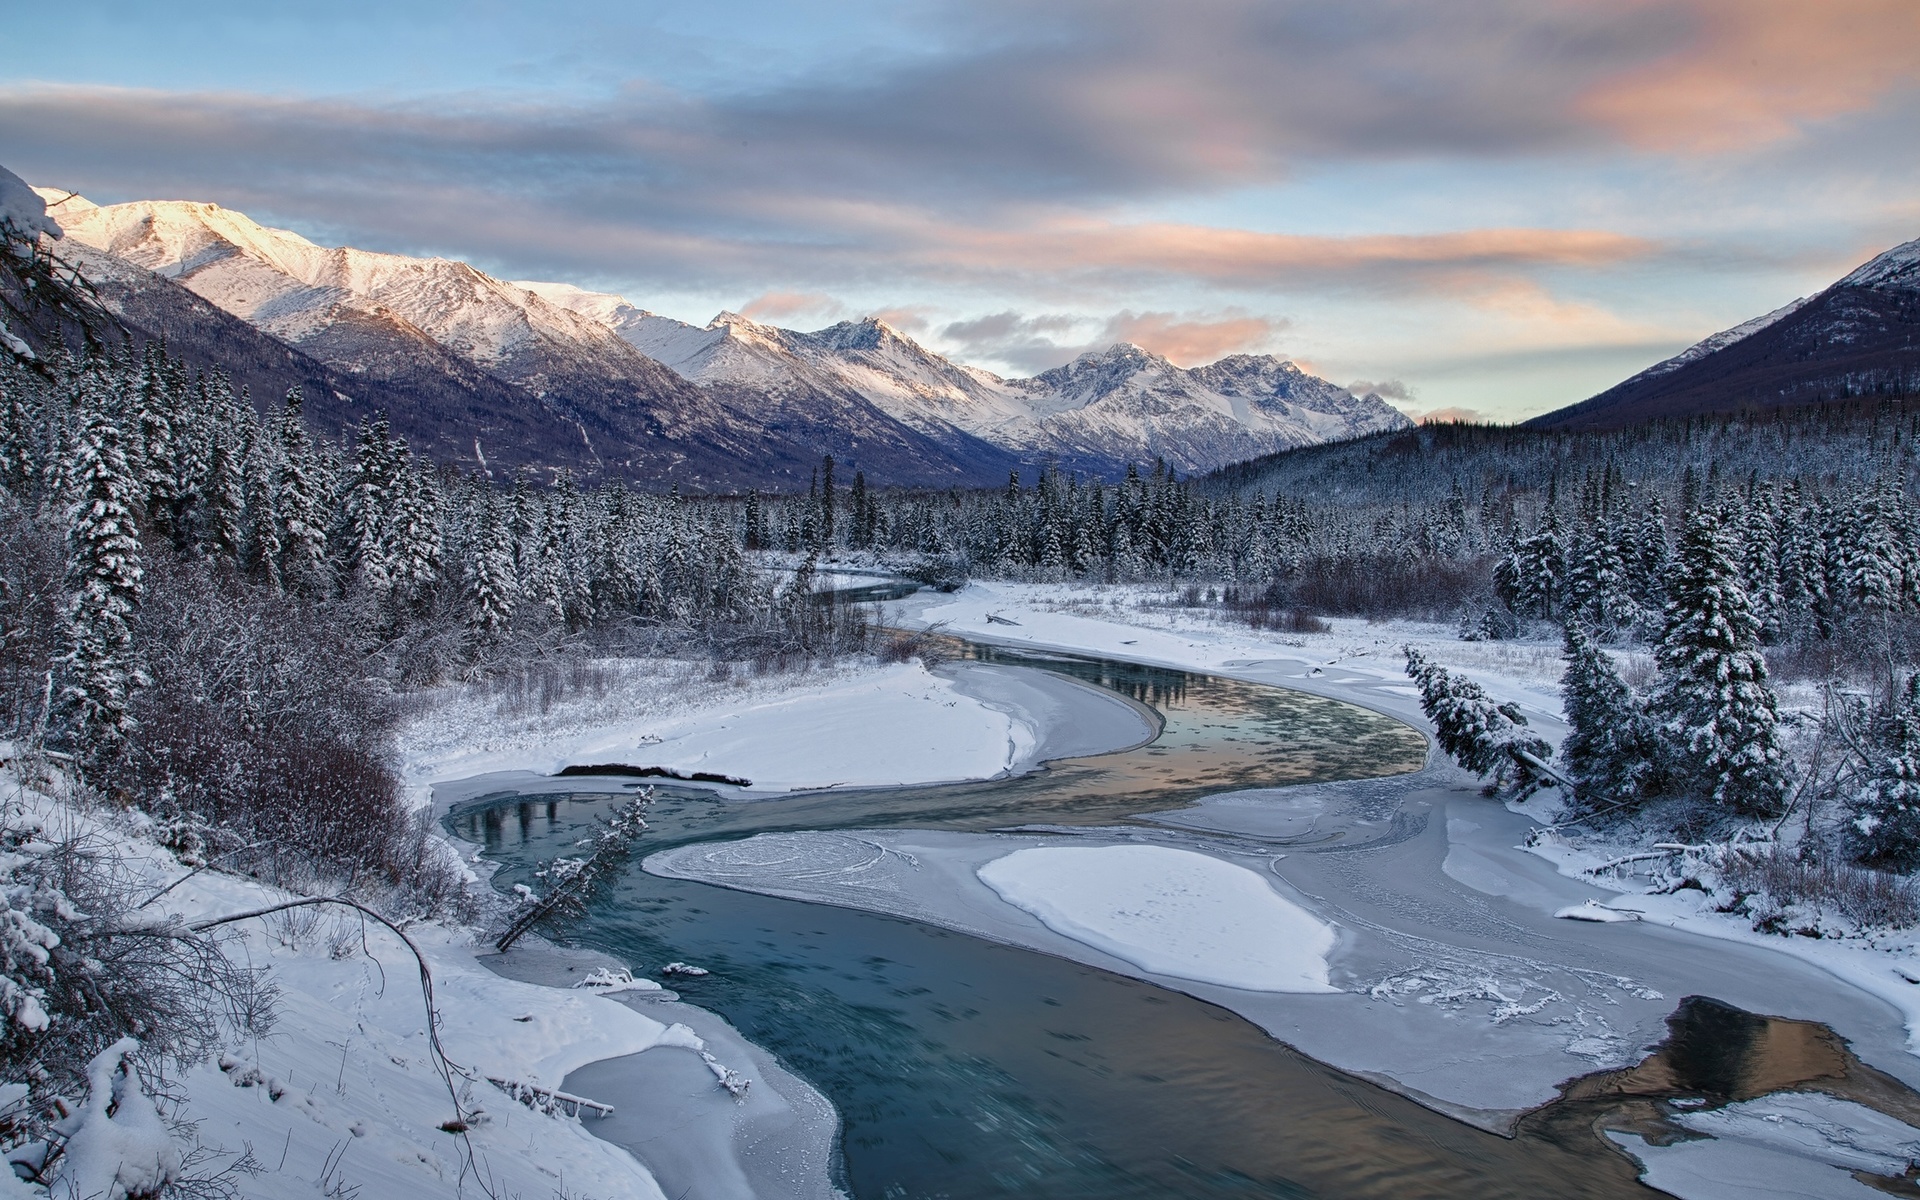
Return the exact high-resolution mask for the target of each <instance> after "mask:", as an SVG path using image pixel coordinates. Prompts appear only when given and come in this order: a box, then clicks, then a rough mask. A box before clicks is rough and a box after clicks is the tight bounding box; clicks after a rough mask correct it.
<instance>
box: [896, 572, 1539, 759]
mask: <svg viewBox="0 0 1920 1200" xmlns="http://www.w3.org/2000/svg"><path fill="white" fill-rule="evenodd" d="M1167 599H1168V596H1167V593H1166V591H1165V590H1164V589H1158V588H1152V587H1146V586H1140V585H1084V584H1028V583H1003V582H999V581H994V582H990V583H978V582H976V583H970V584H968V585H967V586H966V587H965V588H963V589H961V590H960V591H958V592H955V593H952V594H950V595H936V594H930V593H921V594H919V595H916V596H912V597H909V598H908V599H906V600H904V601H901V602H900V603H899V607H900V610H901V613H902V621H901V623H902V624H908V625H916V626H922V627H925V626H934V625H937V626H939V627H940V628H941V629H943V630H944V631H945V632H949V633H954V634H961V635H964V636H967V637H974V638H980V639H982V640H985V641H990V642H1000V643H1004V644H1008V645H1031V646H1035V647H1047V648H1052V649H1059V650H1072V651H1079V652H1082V653H1089V654H1106V655H1112V656H1114V657H1116V658H1123V659H1127V660H1129V661H1132V662H1141V663H1148V664H1152V665H1157V666H1168V667H1174V668H1178V669H1181V670H1190V671H1211V672H1218V673H1220V674H1224V675H1231V676H1234V677H1236V678H1241V679H1251V680H1255V681H1257V682H1264V683H1280V684H1284V685H1285V686H1287V687H1291V688H1297V689H1299V690H1301V691H1305V692H1312V693H1314V694H1315V695H1324V696H1329V697H1332V698H1334V699H1339V700H1348V701H1351V702H1353V703H1356V704H1362V705H1365V706H1367V707H1369V708H1375V709H1378V710H1380V711H1382V712H1386V713H1391V714H1392V715H1394V716H1398V717H1403V718H1406V719H1408V720H1410V721H1412V722H1413V723H1414V724H1415V725H1416V726H1418V727H1420V728H1426V721H1425V718H1424V717H1423V716H1422V715H1421V714H1420V703H1419V693H1418V691H1417V690H1416V689H1415V688H1414V687H1413V685H1412V683H1411V681H1410V680H1408V679H1407V674H1406V666H1407V663H1406V658H1405V656H1404V655H1403V653H1402V648H1403V647H1405V646H1409V645H1411V646H1413V647H1414V648H1415V649H1417V650H1419V651H1421V652H1422V653H1423V654H1426V655H1427V656H1428V657H1429V658H1431V659H1432V660H1433V661H1435V662H1438V663H1440V664H1442V665H1444V666H1445V667H1446V668H1447V669H1448V670H1449V671H1452V672H1455V673H1456V674H1460V675H1463V676H1465V677H1466V678H1468V679H1472V680H1473V681H1474V682H1476V683H1478V684H1480V685H1481V686H1482V687H1484V688H1486V689H1487V691H1488V693H1489V694H1490V695H1492V696H1493V697H1494V698H1495V699H1497V700H1500V701H1502V702H1506V701H1512V702H1514V703H1516V704H1518V705H1519V706H1520V708H1521V711H1522V712H1523V713H1525V715H1526V717H1527V719H1528V720H1529V721H1531V722H1533V723H1534V724H1535V725H1536V726H1539V727H1541V728H1542V729H1543V730H1544V731H1546V733H1547V737H1548V740H1549V741H1552V740H1556V739H1557V737H1558V736H1559V734H1560V732H1561V730H1562V728H1563V726H1562V724H1561V720H1560V674H1561V669H1562V667H1561V662H1560V646H1559V644H1558V642H1555V643H1553V644H1551V645H1549V644H1546V643H1541V642H1463V641H1461V640H1460V639H1459V638H1458V637H1456V636H1455V635H1454V632H1453V630H1452V629H1451V628H1450V627H1449V626H1445V625H1440V624H1435V623H1433V622H1428V621H1399V620H1394V621H1367V620H1362V619H1359V618H1352V617H1330V618H1327V619H1326V623H1327V625H1328V627H1329V628H1328V630H1327V632H1325V633H1279V632H1270V631H1269V632H1262V631H1258V630H1254V629H1250V628H1248V627H1246V626H1245V625H1242V624H1239V623H1238V622H1235V621H1231V620H1227V619H1223V618H1221V617H1219V616H1218V615H1217V614H1216V613H1214V612H1213V611H1212V610H1209V609H1187V608H1178V607H1169V606H1167V605H1166V603H1165V602H1166V600H1167ZM990 618H998V619H997V620H994V619H990ZM1009 622H1013V623H1009Z"/></svg>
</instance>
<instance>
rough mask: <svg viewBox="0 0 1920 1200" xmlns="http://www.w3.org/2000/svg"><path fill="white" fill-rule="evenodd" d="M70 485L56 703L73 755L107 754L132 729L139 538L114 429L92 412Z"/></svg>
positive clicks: (130, 482)
mask: <svg viewBox="0 0 1920 1200" xmlns="http://www.w3.org/2000/svg"><path fill="white" fill-rule="evenodd" d="M72 453H73V458H72V461H71V462H70V463H69V464H68V468H67V472H66V474H67V479H68V482H69V487H70V489H71V491H70V493H69V496H70V503H69V505H68V508H67V586H68V587H69V588H70V589H71V590H72V592H73V600H72V603H71V606H70V607H69V609H68V610H67V617H66V632H65V649H64V652H63V653H62V655H61V657H60V660H59V663H58V666H59V670H60V677H61V689H60V700H61V705H62V707H63V709H64V710H65V711H66V714H67V716H68V719H69V721H70V723H71V730H72V733H73V737H74V743H75V747H76V749H77V750H78V751H79V752H80V753H81V754H82V755H83V756H84V757H88V758H95V757H98V756H100V755H101V754H103V753H105V752H106V751H108V750H109V749H111V747H112V746H113V745H114V744H116V743H118V742H119V741H120V740H121V739H122V738H124V737H125V736H126V734H127V733H128V732H129V731H130V730H131V729H132V728H133V722H132V718H131V717H130V716H129V715H128V712H127V704H128V699H129V696H130V694H131V692H132V691H133V689H134V688H135V687H137V686H139V684H140V683H141V682H142V676H141V673H140V671H139V667H138V665H137V663H136V661H135V658H134V644H133V621H134V611H135V609H136V608H137V607H138V606H139V603H140V591H141V575H142V569H141V563H140V537H139V530H138V526H137V524H136V522H135V516H134V511H135V505H136V499H135V497H136V483H135V480H134V479H133V475H132V471H131V470H130V469H129V467H128V465H127V456H126V443H125V438H124V435H123V433H122V431H121V429H120V427H119V425H118V424H117V423H115V422H114V421H113V419H112V418H111V417H109V416H108V415H107V414H106V413H105V412H103V411H101V410H100V409H98V408H93V407H89V409H88V410H87V411H86V412H85V413H84V415H83V416H82V419H81V424H80V427H79V429H78V430H77V431H76V436H75V437H74V439H73V446H72Z"/></svg>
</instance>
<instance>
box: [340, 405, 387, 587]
mask: <svg viewBox="0 0 1920 1200" xmlns="http://www.w3.org/2000/svg"><path fill="white" fill-rule="evenodd" d="M398 475H399V447H398V446H397V445H396V444H395V442H394V439H393V436H392V432H391V427H390V426H389V425H388V423H387V415H386V414H385V413H380V414H378V415H377V416H375V417H373V418H371V419H370V420H367V421H364V422H362V423H361V426H360V430H359V437H358V439H357V441H356V443H355V446H354V454H353V468H352V475H351V477H350V478H349V480H348V482H347V491H346V497H345V503H344V504H343V506H342V509H343V511H342V512H341V518H342V524H343V525H344V526H345V529H344V533H345V539H346V544H345V547H344V549H345V551H346V554H347V570H348V573H349V574H350V575H351V576H352V577H353V578H354V581H355V582H357V583H359V584H360V585H361V586H362V587H364V588H366V589H367V590H368V591H370V592H372V593H373V594H374V595H376V596H382V597H384V596H385V595H386V594H387V592H388V590H389V589H390V588H391V587H392V586H393V575H392V572H391V565H392V564H391V563H390V562H389V559H388V556H389V552H390V549H391V535H390V530H391V526H392V524H393V521H394V507H395V506H394V499H395V496H394V493H395V489H396V485H397V482H398Z"/></svg>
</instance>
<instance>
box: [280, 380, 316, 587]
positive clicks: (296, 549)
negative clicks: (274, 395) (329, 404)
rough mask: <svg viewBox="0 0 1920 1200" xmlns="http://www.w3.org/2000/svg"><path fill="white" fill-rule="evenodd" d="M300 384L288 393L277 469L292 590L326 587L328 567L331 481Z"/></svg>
mask: <svg viewBox="0 0 1920 1200" xmlns="http://www.w3.org/2000/svg"><path fill="white" fill-rule="evenodd" d="M300 405H301V397H300V389H299V388H294V389H293V390H292V391H290V392H288V393H287V400H286V406H285V407H284V408H283V409H281V411H280V419H279V422H278V425H277V429H276V433H277V435H278V441H279V454H278V456H277V458H278V465H279V472H278V476H277V478H276V480H275V487H276V490H275V492H274V498H273V512H274V518H275V519H276V520H277V521H278V522H279V525H280V528H279V538H278V540H279V543H280V579H281V582H282V583H284V584H285V585H286V586H287V587H288V588H289V589H290V590H292V591H296V592H303V593H309V594H311V593H315V592H319V591H322V590H324V587H325V584H326V582H327V578H328V571H327V511H326V500H325V496H326V492H327V486H326V483H325V481H324V479H323V477H322V471H321V466H320V459H319V456H318V455H316V454H315V453H314V450H313V442H312V440H311V439H310V438H308V437H307V428H306V425H305V424H304V423H303V422H302V421H301V420H300Z"/></svg>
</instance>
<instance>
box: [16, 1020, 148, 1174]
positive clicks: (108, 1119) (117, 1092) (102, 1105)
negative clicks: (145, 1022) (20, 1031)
mask: <svg viewBox="0 0 1920 1200" xmlns="http://www.w3.org/2000/svg"><path fill="white" fill-rule="evenodd" d="M139 1049H140V1043H139V1042H138V1041H137V1040H136V1039H134V1038H121V1039H120V1040H119V1041H117V1042H114V1043H113V1044H112V1045H111V1046H108V1047H107V1048H106V1049H104V1050H102V1051H101V1052H100V1053H99V1054H96V1055H95V1056H94V1057H93V1059H92V1061H90V1062H89V1063H88V1064H87V1070H86V1082H87V1098H86V1100H85V1101H84V1102H83V1103H81V1104H80V1105H78V1106H77V1107H75V1108H74V1109H73V1110H72V1111H71V1112H69V1113H68V1114H67V1115H65V1116H63V1117H62V1118H61V1119H60V1120H59V1121H57V1122H55V1123H54V1125H53V1128H52V1129H51V1130H50V1131H49V1133H48V1136H47V1138H46V1139H45V1140H44V1141H42V1142H38V1143H29V1144H27V1145H25V1146H21V1147H18V1148H16V1149H15V1150H14V1151H13V1152H12V1153H10V1154H9V1155H8V1161H9V1162H10V1163H12V1164H13V1165H14V1169H15V1171H16V1172H21V1171H24V1172H26V1174H27V1177H28V1178H30V1179H32V1180H33V1181H35V1182H38V1183H43V1184H46V1185H47V1186H48V1187H50V1188H51V1190H52V1193H53V1195H54V1196H55V1197H56V1198H58V1200H155V1198H157V1197H159V1196H161V1195H164V1194H165V1193H166V1191H167V1188H168V1187H169V1185H171V1184H173V1183H174V1182H176V1181H177V1180H178V1179H179V1178H180V1150H179V1147H178V1146H176V1145H175V1144H174V1140H173V1135H172V1132H171V1131H170V1130H169V1129H168V1128H167V1123H166V1122H165V1121H163V1120H162V1119H161V1117H160V1112H159V1110H158V1109H157V1108H155V1107H154V1103H153V1100H152V1098H150V1097H149V1096H148V1095H147V1094H146V1092H145V1091H144V1090H142V1088H141V1086H140V1077H139V1074H138V1073H137V1072H136V1071H135V1069H134V1064H133V1059H134V1055H135V1053H136V1052H137V1051H138V1050H139Z"/></svg>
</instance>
